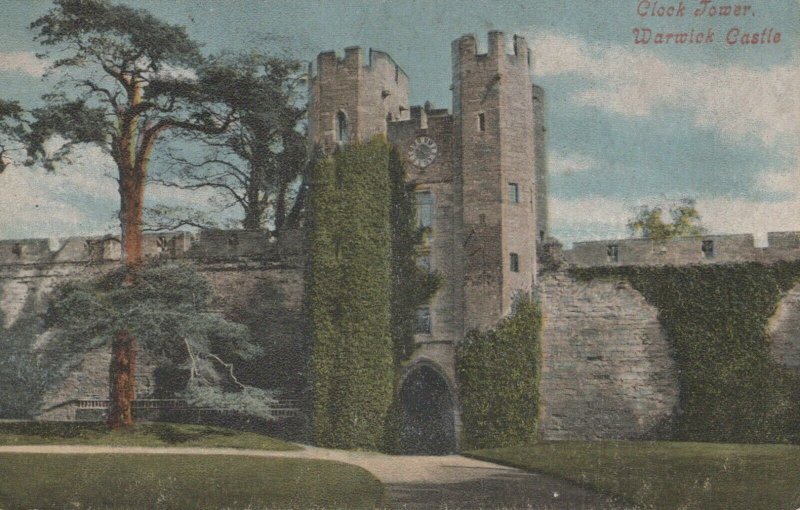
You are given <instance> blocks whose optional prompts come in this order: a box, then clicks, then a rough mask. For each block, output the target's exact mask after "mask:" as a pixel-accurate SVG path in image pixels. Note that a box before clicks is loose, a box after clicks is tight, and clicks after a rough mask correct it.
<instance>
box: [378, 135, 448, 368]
mask: <svg viewBox="0 0 800 510" xmlns="http://www.w3.org/2000/svg"><path fill="white" fill-rule="evenodd" d="M405 177H406V176H405V168H404V167H403V163H402V162H401V160H400V155H399V154H398V153H397V150H392V152H391V153H390V154H389V179H390V186H391V212H390V218H391V227H392V294H391V307H392V339H393V344H394V355H395V360H396V361H397V362H398V363H401V362H403V361H405V360H407V359H408V357H409V356H410V355H411V352H412V351H413V350H414V321H415V313H416V310H417V308H419V307H420V306H422V305H424V304H426V303H428V302H430V300H431V298H433V296H434V294H436V291H437V290H438V289H439V286H440V284H441V276H440V275H439V274H438V273H437V272H434V271H430V270H427V269H424V268H422V267H420V266H419V264H418V263H417V254H418V253H417V252H418V250H419V247H420V245H421V243H422V236H423V229H422V228H420V227H419V226H418V225H417V215H416V199H415V195H414V190H413V186H411V185H408V184H406V180H405Z"/></svg>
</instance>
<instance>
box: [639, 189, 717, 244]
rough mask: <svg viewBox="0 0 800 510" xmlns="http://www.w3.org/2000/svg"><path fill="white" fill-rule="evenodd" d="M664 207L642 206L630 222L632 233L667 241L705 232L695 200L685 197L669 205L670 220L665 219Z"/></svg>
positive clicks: (667, 210) (667, 211)
mask: <svg viewBox="0 0 800 510" xmlns="http://www.w3.org/2000/svg"><path fill="white" fill-rule="evenodd" d="M664 209H665V208H664V207H662V206H654V207H650V206H643V207H641V208H640V209H639V211H638V212H637V213H636V217H634V218H633V219H632V220H630V221H629V222H628V230H629V231H630V232H631V235H632V236H634V237H645V238H647V239H652V240H654V241H666V240H667V239H672V238H673V237H682V236H694V235H701V234H703V232H705V229H704V228H703V226H702V225H701V223H700V214H699V213H698V212H697V209H696V208H695V201H694V200H692V199H688V198H685V199H683V200H681V201H680V202H678V203H677V204H674V205H671V206H669V207H667V208H666V213H667V214H669V219H670V221H669V222H666V221H664V215H665V210H664Z"/></svg>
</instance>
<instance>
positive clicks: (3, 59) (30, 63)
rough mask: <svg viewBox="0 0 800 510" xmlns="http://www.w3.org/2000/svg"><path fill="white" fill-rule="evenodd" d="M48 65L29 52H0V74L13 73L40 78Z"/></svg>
mask: <svg viewBox="0 0 800 510" xmlns="http://www.w3.org/2000/svg"><path fill="white" fill-rule="evenodd" d="M48 65H49V63H48V62H47V61H45V60H42V59H39V58H37V57H36V54H35V53H33V52H30V51H12V52H0V72H15V73H24V74H29V75H31V76H35V77H37V78H38V77H41V76H42V75H43V74H44V72H45V70H46V69H47V66H48Z"/></svg>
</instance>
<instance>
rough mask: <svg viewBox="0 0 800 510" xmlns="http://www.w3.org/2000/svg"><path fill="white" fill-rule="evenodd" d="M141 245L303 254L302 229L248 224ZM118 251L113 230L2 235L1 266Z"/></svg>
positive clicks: (206, 253)
mask: <svg viewBox="0 0 800 510" xmlns="http://www.w3.org/2000/svg"><path fill="white" fill-rule="evenodd" d="M143 249H144V254H145V257H146V258H148V259H156V258H166V259H198V260H213V261H232V260H253V259H256V260H272V261H289V262H290V263H291V262H295V261H297V259H298V258H299V257H301V256H302V235H301V233H299V232H295V231H286V232H284V233H282V234H281V235H280V237H279V239H271V238H270V237H269V234H268V233H267V232H266V231H248V230H204V231H201V232H198V233H190V232H170V233H159V234H146V235H145V236H144V242H143ZM120 255H121V248H120V240H119V238H118V237H115V236H112V235H106V236H96V237H69V238H51V239H10V240H0V266H14V265H41V264H63V263H103V262H113V261H117V260H119V259H120Z"/></svg>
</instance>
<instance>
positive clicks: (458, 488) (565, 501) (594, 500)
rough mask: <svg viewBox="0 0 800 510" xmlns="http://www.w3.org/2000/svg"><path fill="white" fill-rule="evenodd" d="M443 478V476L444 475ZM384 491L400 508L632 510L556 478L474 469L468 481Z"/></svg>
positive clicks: (395, 486) (409, 485) (397, 486)
mask: <svg viewBox="0 0 800 510" xmlns="http://www.w3.org/2000/svg"><path fill="white" fill-rule="evenodd" d="M444 469H445V470H448V469H450V468H448V467H445V468H444ZM452 469H459V470H462V469H464V468H461V467H458V468H456V467H453V468H452ZM484 472H485V473H484ZM444 475H445V476H447V473H444ZM388 487H389V491H390V493H391V496H392V501H393V503H394V504H395V505H397V506H398V507H400V508H406V507H407V508H417V507H425V508H535V509H537V510H582V509H585V510H589V509H592V510H594V509H597V510H623V509H631V508H634V507H632V506H630V505H626V504H624V503H620V502H618V501H616V500H615V499H614V498H612V497H610V496H606V495H603V494H599V493H597V492H594V491H591V490H588V489H584V488H581V487H579V486H578V485H576V484H574V483H571V482H568V481H566V480H562V479H559V478H555V477H551V476H547V475H541V474H535V473H525V472H520V471H509V470H487V469H486V468H478V469H477V470H476V473H475V478H471V477H470V479H469V480H465V481H461V482H451V483H436V482H433V481H432V482H430V483H398V484H390V485H389V486H388Z"/></svg>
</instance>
